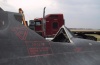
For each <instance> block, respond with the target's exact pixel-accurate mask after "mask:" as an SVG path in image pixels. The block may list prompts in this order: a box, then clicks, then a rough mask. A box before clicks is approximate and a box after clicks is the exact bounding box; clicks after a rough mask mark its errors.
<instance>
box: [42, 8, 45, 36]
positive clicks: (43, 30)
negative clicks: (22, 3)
mask: <svg viewBox="0 0 100 65" xmlns="http://www.w3.org/2000/svg"><path fill="white" fill-rule="evenodd" d="M45 9H46V7H44V9H43V22H42V24H43V31H44V36H45V34H46V33H45V32H46V20H45Z"/></svg>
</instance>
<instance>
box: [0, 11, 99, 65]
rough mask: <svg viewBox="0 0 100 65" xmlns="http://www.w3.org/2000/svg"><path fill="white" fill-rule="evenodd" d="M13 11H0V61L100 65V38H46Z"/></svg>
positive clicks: (17, 64)
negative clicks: (31, 28) (59, 40)
mask: <svg viewBox="0 0 100 65" xmlns="http://www.w3.org/2000/svg"><path fill="white" fill-rule="evenodd" d="M15 14H17V13H13V12H5V11H0V23H1V24H2V25H1V24H0V65H100V43H99V42H98V43H97V42H94V41H90V40H83V39H78V38H72V41H73V43H63V42H62V43H59V42H58V43H55V42H48V41H46V40H45V39H44V38H42V37H41V36H39V35H38V34H36V33H35V32H34V31H32V30H30V29H28V28H27V27H25V26H24V25H22V24H21V23H20V22H19V21H18V20H20V19H18V20H16V18H15V17H14V16H15ZM18 15H19V14H18ZM3 21H4V22H3Z"/></svg>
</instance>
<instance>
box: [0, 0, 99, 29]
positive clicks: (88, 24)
mask: <svg viewBox="0 0 100 65" xmlns="http://www.w3.org/2000/svg"><path fill="white" fill-rule="evenodd" d="M0 7H2V8H3V9H4V10H6V11H12V12H18V8H22V9H23V10H24V13H25V17H26V20H30V19H34V18H39V17H42V13H43V8H44V7H46V14H53V13H63V14H64V19H65V25H66V26H67V27H70V28H94V29H100V0H0Z"/></svg>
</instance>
